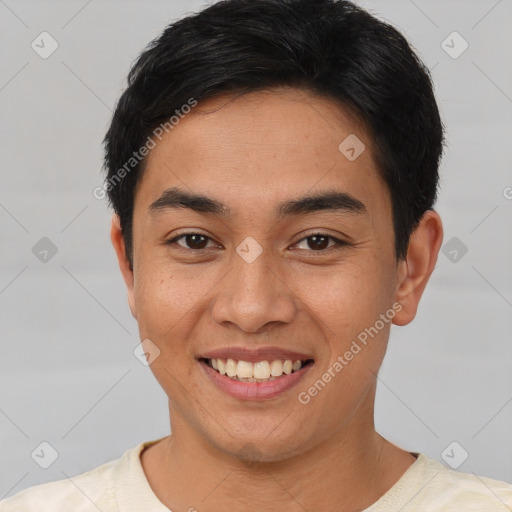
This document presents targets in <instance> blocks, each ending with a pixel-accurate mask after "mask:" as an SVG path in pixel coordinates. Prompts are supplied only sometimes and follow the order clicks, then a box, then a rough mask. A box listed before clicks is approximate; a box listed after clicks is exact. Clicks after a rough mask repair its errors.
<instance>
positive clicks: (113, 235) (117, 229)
mask: <svg viewBox="0 0 512 512" xmlns="http://www.w3.org/2000/svg"><path fill="white" fill-rule="evenodd" d="M110 240H111V241H112V245H113V246H114V249H115V251H116V254H117V261H118V263H119V269H120V270H121V274H122V275H123V279H124V282H125V284H126V288H127V291H128V304H129V306H130V311H131V312H132V315H133V317H134V318H137V308H136V305H135V294H134V278H133V270H132V269H131V268H130V262H129V261H128V258H127V257H126V247H125V243H124V238H123V233H122V230H121V221H120V219H119V215H116V214H114V215H113V216H112V226H111V228H110Z"/></svg>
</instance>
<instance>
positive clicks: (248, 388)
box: [199, 360, 313, 400]
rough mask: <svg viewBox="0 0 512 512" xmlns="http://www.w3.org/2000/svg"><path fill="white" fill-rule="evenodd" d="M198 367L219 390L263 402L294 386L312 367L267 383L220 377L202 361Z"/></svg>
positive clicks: (240, 397) (309, 366) (309, 365)
mask: <svg viewBox="0 0 512 512" xmlns="http://www.w3.org/2000/svg"><path fill="white" fill-rule="evenodd" d="M199 365H200V366H201V368H202V369H203V371H204V372H205V373H206V375H207V376H208V377H209V378H210V379H211V381H212V382H213V383H214V384H215V385H216V386H217V387H218V388H219V389H221V390H222V391H224V392H225V393H227V394H228V395H231V396H232V397H234V398H239V399H241V400H263V399H265V398H273V397H275V396H278V395H280V394H281V393H284V392H285V391H286V390H288V389H290V388H291V387H293V386H295V384H297V382H299V381H300V380H301V379H302V378H303V377H304V375H306V373H307V372H308V371H309V369H310V368H311V366H313V364H312V363H310V364H308V365H307V366H305V367H304V368H301V369H300V370H298V371H296V372H293V373H290V374H289V375H282V376H281V377H277V378H276V379H274V380H272V381H269V382H243V381H239V380H233V379H230V378H229V377H226V376H225V375H221V374H220V373H219V372H217V371H215V370H214V369H213V368H211V367H210V366H208V365H207V364H206V363H205V362H204V361H202V360H200V361H199Z"/></svg>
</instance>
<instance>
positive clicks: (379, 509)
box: [0, 439, 512, 512]
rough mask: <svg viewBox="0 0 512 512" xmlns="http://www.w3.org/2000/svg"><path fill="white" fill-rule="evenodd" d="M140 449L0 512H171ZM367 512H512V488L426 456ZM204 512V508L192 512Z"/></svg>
mask: <svg viewBox="0 0 512 512" xmlns="http://www.w3.org/2000/svg"><path fill="white" fill-rule="evenodd" d="M157 441H158V439H157V440H153V441H147V442H144V443H140V444H138V445H137V446H135V447H134V448H131V449H129V450H127V451H126V452H124V454H123V455H122V456H121V457H120V458H119V459H116V460H113V461H110V462H107V463H106V464H103V465H101V466H98V467H97V468H95V469H92V470H91V471H87V472H86V473H82V474H80V475H78V476H75V477H71V478H70V479H69V480H68V479H66V480H59V481H56V482H49V483H46V484H41V485H37V486H34V487H30V488H28V489H25V490H23V491H20V492H19V493H17V494H15V495H14V496H12V497H10V498H8V499H6V500H3V501H1V502H0V512H98V510H100V511H101V512H169V509H168V508H167V507H166V506H165V505H163V504H162V502H161V501H160V500H159V499H158V498H157V497H156V495H155V494H154V493H153V491H152V489H151V487H150V485H149V483H148V481H147V479H146V475H145V474H144V471H143V469H142V464H141V461H140V453H141V452H142V450H143V449H144V448H145V447H146V446H149V445H151V444H153V443H156V442H157ZM414 455H417V459H416V462H414V463H413V464H412V465H411V466H410V467H409V468H408V469H407V471H406V472H405V473H404V474H403V475H402V477H401V478H400V480H399V481H398V482H397V483H396V484H395V485H394V486H393V487H392V488H391V489H390V490H389V491H388V492H387V493H386V494H384V495H383V496H382V497H381V498H380V499H379V500H378V501H377V502H376V503H374V504H373V505H372V506H371V507H369V508H367V509H366V510H365V511H363V512H398V511H400V512H434V511H435V512H472V511H480V512H510V511H512V485H510V484H507V483H505V482H499V481H497V480H491V479H489V478H484V477H477V476H475V475H472V474H465V473H459V472H456V471H453V470H451V469H447V468H446V467H445V466H443V465H442V464H441V463H439V462H437V461H436V460H434V459H430V458H428V457H426V456H425V455H423V454H421V453H420V454H414ZM194 508H195V509H197V510H198V511H199V512H200V511H201V503H191V504H190V509H189V510H194Z"/></svg>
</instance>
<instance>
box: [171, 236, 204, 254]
mask: <svg viewBox="0 0 512 512" xmlns="http://www.w3.org/2000/svg"><path fill="white" fill-rule="evenodd" d="M210 241H211V239H210V238H209V237H207V236H205V235H201V234H200V233H185V234H183V235H179V236H177V237H175V238H173V239H172V240H169V241H168V242H167V244H169V245H171V244H173V243H176V244H178V245H179V246H180V247H183V248H184V249H193V250H200V249H205V248H206V247H207V245H208V242H210ZM180 242H184V243H180Z"/></svg>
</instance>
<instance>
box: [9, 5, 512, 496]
mask: <svg viewBox="0 0 512 512" xmlns="http://www.w3.org/2000/svg"><path fill="white" fill-rule="evenodd" d="M361 3H362V4H363V5H365V6H367V7H370V8H371V9H372V11H373V12H375V13H376V14H378V15H379V16H380V17H382V18H385V19H386V20H388V21H390V22H391V23H392V24H394V25H395V26H397V27H398V28H399V29H401V30H402V31H403V32H404V33H405V35H406V36H407V37H408V38H409V40H410V41H411V42H412V43H413V45H414V46H415V47H416V48H417V49H418V51H419V53H420V55H421V56H422V58H423V59H424V61H425V63H426V64H427V66H428V67H429V68H431V69H432V70H433V71H432V72H433V77H434V80H435V84H436V93H437V96H438V99H439V103H440V108H441V112H442V115H443V118H444V122H445V124H446V128H447V142H448V148H447V150H446V154H445V157H444V161H443V165H442V169H441V172H442V181H441V194H440V199H439V201H438V205H437V206H438V211H439V212H440V213H441V215H442V217H443V220H444V226H445V241H444V243H445V244H446V243H447V242H448V241H449V240H450V239H451V238H453V237H456V238H457V240H455V241H452V242H451V244H458V247H457V245H453V246H452V245H448V246H447V247H445V252H446V254H441V255H440V258H439V262H438V266H437V268H436V270H435V272H434V275H433V277H432V280H431V283H430V286H429V287H428V288H427V291H426V293H425V295H424V298H423V300H422V303H421V305H420V310H419V315H418V317H417V319H416V320H415V321H414V322H413V323H412V324H411V325H410V326H407V327H401V328H398V327H394V328H393V330H392V335H391V336H392V338H391V343H390V348H389V353H388V355H387V357H386V360H385V363H384V366H383V368H382V372H381V374H380V384H379V390H378V396H377V407H376V424H377V429H378V430H379V431H380V432H381V433H382V434H383V435H384V436H386V437H388V438H389V439H390V440H391V441H393V442H395V443H396V444H399V445H400V446H402V447H404V448H406V449H409V450H412V451H420V452H424V453H426V454H427V455H429V456H431V457H434V458H436V459H438V460H441V461H443V456H442V454H443V452H444V450H445V449H446V447H447V446H449V445H450V443H452V442H453V441H456V442H457V443H459V444H458V445H455V446H452V447H450V448H449V449H448V451H447V452H444V453H445V459H444V460H445V461H446V460H447V459H446V454H449V456H450V457H451V460H452V461H455V462H460V461H461V460H462V458H463V456H464V451H463V450H465V451H467V452H468V454H469V457H468V458H467V460H466V461H465V462H464V463H463V464H462V465H460V466H459V470H460V471H464V472H475V473H477V474H482V475H487V476H490V477H493V478H496V479H500V480H506V481H509V482H512V343H511V332H512V265H511V258H510V256H511V254H512V229H511V225H512V223H511V220H512V200H511V199H510V198H511V197H512V188H507V187H512V174H511V164H512V150H511V142H512V73H511V68H512V65H511V59H510V53H509V52H510V49H511V48H512V32H511V31H510V26H511V22H512V1H511V0H501V1H496V0H481V1H468V0H464V1H463V0H457V1H455V0H452V1H446V0H443V1H441V0H437V1H432V0H430V1H426V0H415V1H412V0H387V1H385V2H384V1H382V2H377V1H371V2H370V1H368V2H361ZM201 5H204V2H199V1H195V2H191V1H187V2H185V1H182V0H180V1H172V2H171V1H144V2H143V1H122V2H121V1H105V0H103V1H99V0H93V1H80V2H75V1H66V2H64V1H52V2H49V1H46V2H44V1H37V2H36V1H22V0H18V1H15V0H5V1H2V0H0V20H1V23H0V34H1V35H0V38H1V40H0V52H1V62H2V66H1V70H0V107H1V113H2V115H1V122H2V160H1V165H2V171H1V173H0V250H1V258H0V322H1V323H0V336H1V343H0V351H1V352H0V447H1V448H0V449H1V453H0V498H2V497H4V496H8V495H12V494H14V493H15V492H18V491H20V490H21V489H23V488H25V487H28V486H30V485H34V484H37V483H43V482H47V481H50V480H56V479H62V478H65V477H66V476H73V475H76V474H78V473H81V472H83V471H86V470H89V469H91V468H93V467H96V466H98V465H99V464H102V463H104V462H106V461H108V460H112V459H114V458H117V457H119V456H120V455H121V453H123V452H124V451H125V450H127V449H128V448H131V447H132V446H134V445H135V444H137V443H139V442H141V441H145V440H149V439H156V438H158V437H162V436H165V435H166V434H168V431H169V420H168V413H167V401H166V396H165V394H164V393H163V391H162V390H161V389H160V387H159V385H158V384H157V382H156V381H155V380H154V378H153V376H152V374H151V372H150V370H149V369H148V368H147V367H145V366H144V365H142V364H141V363H140V362H139V360H138V359H137V358H136V357H135V356H134V355H133V350H134V348H135V347H136V345H137V343H138V341H139V338H138V331H137V326H136V323H135V321H134V320H133V319H132V317H131V315H130V312H129V309H128V306H127V301H126V296H125V290H124V284H123V282H122V279H121V275H120V273H119V271H118V268H117V263H116V260H115V258H114V252H113V250H112V248H111V246H110V241H109V237H108V231H109V222H110V212H109V211H108V209H107V206H106V202H105V201H104V200H103V201H102V200H97V199H95V198H94V197H93V194H92V190H93V189H94V188H95V187H96V186H98V185H100V184H101V182H102V176H101V174H100V168H101V160H102V149H101V145H100V143H101V139H102V137H103V135H104V133H105V130H106V128H107V125H108V122H109V119H110V116H111V110H112V108H113V106H114V103H115V101H116V100H117V98H118V97H119V94H120V92H121V91H122V89H123V88H124V84H125V76H126V73H127V71H128V69H129V66H130V64H131V62H132V61H133V59H135V57H136V56H137V54H138V53H139V52H140V51H141V50H142V48H143V47H144V46H145V45H146V44H147V43H148V42H149V41H150V40H151V39H152V38H153V37H155V36H157V35H158V34H159V33H160V31H161V30H162V29H163V28H164V26H165V25H166V24H167V23H168V22H170V21H171V20H173V19H176V18H177V17H180V16H181V15H182V14H184V13H186V12H191V11H194V10H196V9H197V8H198V7H200V6H201ZM42 31H47V32H49V33H50V34H51V36H52V37H53V38H54V39H55V40H56V41H57V42H58V44H59V47H58V49H57V50H56V51H55V52H54V53H53V54H52V55H51V56H50V57H48V58H47V59H42V58H41V57H40V56H39V55H38V54H37V53H36V52H35V51H34V50H33V49H32V48H31V42H32V41H33V40H34V39H36V38H37V36H38V35H39V34H40V33H41V32H42ZM453 31H457V32H459V33H460V34H461V36H462V37H463V38H464V39H465V40H466V41H467V42H468V44H469V48H468V49H467V50H466V51H465V52H464V53H463V54H462V55H460V56H458V58H452V57H451V56H450V55H448V54H447V53H446V51H445V50H444V49H443V47H442V42H443V40H445V39H446V37H447V36H448V35H449V34H451V33H452V32H453ZM446 44H448V45H449V46H452V47H453V48H452V49H451V50H450V51H451V52H452V53H453V52H458V51H459V50H460V49H461V48H462V46H461V44H462V42H461V40H460V39H455V40H454V39H453V38H452V39H448V40H447V43H445V45H446ZM445 47H446V46H445ZM507 197H508V198H507ZM42 237H47V238H49V239H50V240H51V241H52V242H53V244H55V246H56V247H57V253H56V254H55V255H54V256H52V255H51V252H50V253H49V254H48V255H47V257H46V258H47V261H46V262H45V261H40V259H39V258H37V257H36V255H34V253H33V252H32V248H33V246H34V245H35V244H36V243H37V242H38V241H39V240H40V239H41V238H42ZM461 244H464V246H465V247H467V249H468V252H467V254H465V255H463V256H462V254H463V253H462V251H461V247H463V246H462V245H461ZM40 250H41V249H40ZM454 250H455V251H457V254H455V253H454V252H453V251H454ZM36 252H37V251H36ZM450 252H451V254H450ZM39 256H40V257H43V256H42V254H40V255H39ZM51 256H52V257H51ZM455 256H456V257H457V259H456V261H452V260H453V259H454V257H455ZM461 256H462V257H461ZM42 441H46V442H48V443H50V444H51V445H52V446H53V447H54V449H55V450H56V451H57V452H58V454H59V457H58V458H57V460H56V461H55V462H54V463H53V464H52V465H51V466H50V467H49V468H48V469H46V470H45V469H42V468H41V467H40V466H39V465H38V464H36V462H35V461H34V460H33V459H32V458H31V453H32V452H33V451H34V450H35V449H36V448H37V447H38V446H39V445H40V443H41V442H42ZM452 448H453V451H451V450H452ZM46 453H48V450H47V451H46Z"/></svg>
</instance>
